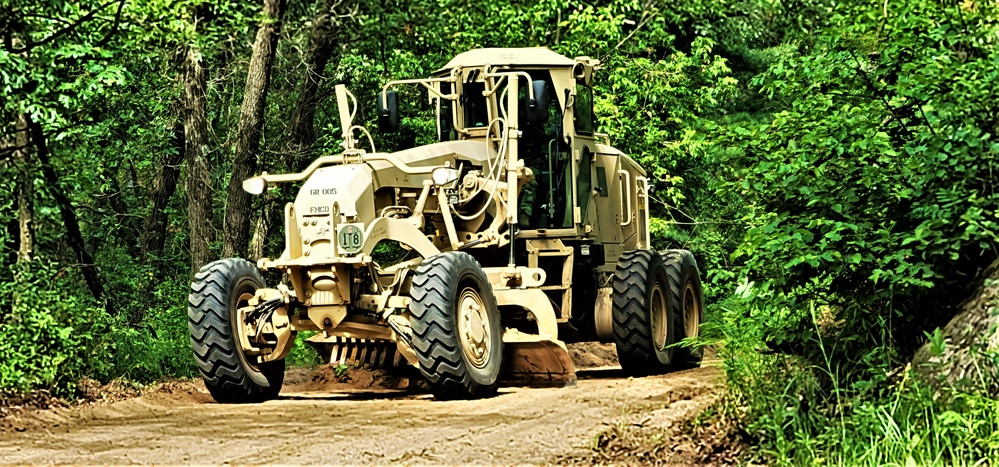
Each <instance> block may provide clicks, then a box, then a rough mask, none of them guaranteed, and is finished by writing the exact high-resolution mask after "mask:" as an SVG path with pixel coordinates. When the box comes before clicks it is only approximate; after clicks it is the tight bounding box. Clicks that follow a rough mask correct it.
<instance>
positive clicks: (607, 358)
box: [567, 342, 620, 370]
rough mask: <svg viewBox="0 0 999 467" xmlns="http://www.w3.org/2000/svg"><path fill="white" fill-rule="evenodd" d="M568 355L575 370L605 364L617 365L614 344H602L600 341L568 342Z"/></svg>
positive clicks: (598, 366)
mask: <svg viewBox="0 0 999 467" xmlns="http://www.w3.org/2000/svg"><path fill="white" fill-rule="evenodd" d="M567 347H568V348H569V356H570V357H572V363H573V364H574V365H576V369H577V370H587V369H591V368H602V367H607V366H619V365H620V364H619V363H618V361H617V349H616V348H615V347H614V344H602V343H600V342H578V343H574V344H568V345H567Z"/></svg>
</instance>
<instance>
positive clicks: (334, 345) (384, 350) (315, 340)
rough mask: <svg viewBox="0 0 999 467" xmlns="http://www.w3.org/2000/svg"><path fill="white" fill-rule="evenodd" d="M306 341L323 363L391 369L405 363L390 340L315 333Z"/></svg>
mask: <svg viewBox="0 0 999 467" xmlns="http://www.w3.org/2000/svg"><path fill="white" fill-rule="evenodd" d="M306 342H308V343H309V344H310V345H311V346H312V347H313V348H314V349H316V352H317V353H319V356H320V358H322V359H323V362H324V363H331V364H333V365H347V366H362V367H366V368H371V369H391V368H396V367H399V366H403V365H404V364H405V363H406V361H405V359H403V358H402V356H401V355H400V354H399V352H398V351H396V344H395V343H394V342H392V341H387V340H375V339H354V338H348V337H330V338H322V336H321V335H316V336H313V337H311V338H309V339H307V340H306Z"/></svg>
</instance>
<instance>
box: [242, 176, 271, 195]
mask: <svg viewBox="0 0 999 467" xmlns="http://www.w3.org/2000/svg"><path fill="white" fill-rule="evenodd" d="M243 191H245V192H247V193H249V194H251V195H259V194H261V193H263V192H265V191H267V180H264V177H261V176H256V177H253V178H248V179H246V180H243Z"/></svg>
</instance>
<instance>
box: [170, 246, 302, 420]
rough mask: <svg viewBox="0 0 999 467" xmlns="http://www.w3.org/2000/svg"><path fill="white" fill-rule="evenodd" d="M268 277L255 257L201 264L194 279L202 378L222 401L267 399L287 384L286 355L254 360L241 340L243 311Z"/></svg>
mask: <svg viewBox="0 0 999 467" xmlns="http://www.w3.org/2000/svg"><path fill="white" fill-rule="evenodd" d="M263 287H264V278H263V277H262V276H261V275H260V271H258V270H257V268H256V266H254V265H253V264H252V263H250V262H249V261H246V260H244V259H240V258H230V259H223V260H219V261H215V262H213V263H210V264H208V265H206V266H204V267H202V268H201V270H200V271H198V273H197V274H196V275H195V276H194V282H193V283H191V295H190V296H189V297H188V299H187V300H188V309H187V316H188V324H189V326H190V329H191V347H193V348H194V359H195V360H196V361H197V363H198V369H199V370H200V372H201V378H202V379H203V380H204V381H205V386H206V387H207V388H208V392H210V393H211V394H212V397H213V398H214V399H215V400H216V401H217V402H221V403H245V402H263V401H265V400H268V399H273V398H275V397H277V395H278V392H280V391H281V384H282V383H284V360H279V361H276V362H266V363H260V364H257V363H251V362H250V360H248V359H247V356H246V355H244V354H243V350H242V348H241V346H240V344H239V334H238V333H239V332H240V330H239V329H238V326H239V318H238V317H237V314H238V313H237V311H236V310H238V309H239V308H240V307H243V306H246V300H248V299H249V298H252V297H253V294H254V293H255V292H256V291H257V289H260V288H263Z"/></svg>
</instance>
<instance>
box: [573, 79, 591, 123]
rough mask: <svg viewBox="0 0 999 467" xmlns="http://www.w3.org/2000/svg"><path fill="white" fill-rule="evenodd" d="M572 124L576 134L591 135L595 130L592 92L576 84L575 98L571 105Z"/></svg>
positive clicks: (586, 87)
mask: <svg viewBox="0 0 999 467" xmlns="http://www.w3.org/2000/svg"><path fill="white" fill-rule="evenodd" d="M572 112H573V122H574V123H575V125H576V133H579V134H584V135H592V134H593V132H594V131H595V130H596V124H595V123H594V117H593V90H592V89H590V88H589V86H586V85H584V84H576V98H575V99H574V101H573V104H572Z"/></svg>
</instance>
